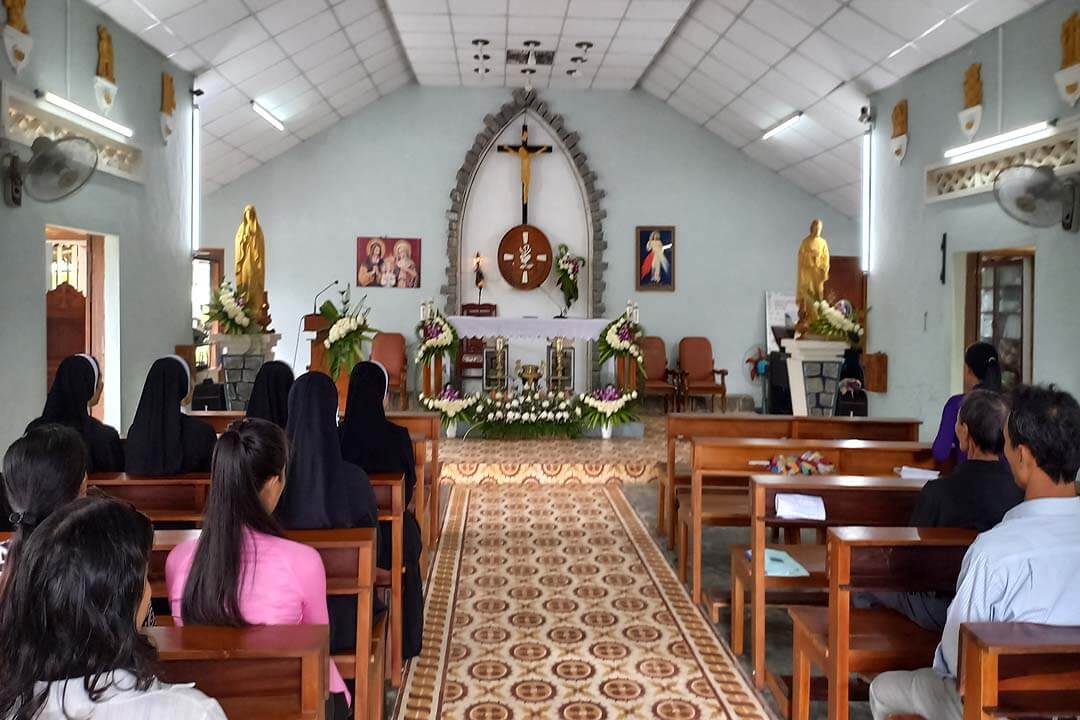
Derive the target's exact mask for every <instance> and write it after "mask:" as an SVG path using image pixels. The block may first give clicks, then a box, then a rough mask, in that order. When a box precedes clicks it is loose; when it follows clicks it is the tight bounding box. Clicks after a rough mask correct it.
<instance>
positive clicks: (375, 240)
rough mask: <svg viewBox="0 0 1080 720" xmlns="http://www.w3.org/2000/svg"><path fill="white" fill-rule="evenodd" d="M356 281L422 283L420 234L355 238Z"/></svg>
mask: <svg viewBox="0 0 1080 720" xmlns="http://www.w3.org/2000/svg"><path fill="white" fill-rule="evenodd" d="M356 284H357V285H359V286H360V287H386V288H418V287H420V238H390V237H358V238H356Z"/></svg>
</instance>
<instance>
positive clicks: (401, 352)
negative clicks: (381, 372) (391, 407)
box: [371, 333, 409, 410]
mask: <svg viewBox="0 0 1080 720" xmlns="http://www.w3.org/2000/svg"><path fill="white" fill-rule="evenodd" d="M371 359H372V361H373V362H377V363H382V366H383V367H384V368H386V374H387V375H389V376H390V384H389V387H388V388H387V392H394V391H395V390H396V391H397V392H399V393H400V395H401V397H400V401H399V403H398V406H399V408H400V409H401V410H408V409H409V389H408V386H409V364H408V361H407V360H406V358H405V336H404V335H402V334H401V333H376V335H375V337H374V339H372V341H371Z"/></svg>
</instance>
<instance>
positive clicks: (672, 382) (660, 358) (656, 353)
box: [638, 335, 679, 414]
mask: <svg viewBox="0 0 1080 720" xmlns="http://www.w3.org/2000/svg"><path fill="white" fill-rule="evenodd" d="M638 345H639V346H640V347H641V353H642V359H643V360H644V366H645V387H644V389H643V394H644V395H645V396H649V395H660V396H661V397H663V399H664V413H665V414H667V413H668V412H669V411H670V410H671V409H672V408H674V409H676V410H677V409H678V404H677V402H676V401H677V399H678V397H679V395H678V391H679V372H678V371H677V370H671V369H669V368H668V359H667V348H665V347H664V341H663V339H662V338H658V337H656V336H654V335H649V336H646V337H643V338H641V340H639V341H638Z"/></svg>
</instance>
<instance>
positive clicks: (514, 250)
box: [499, 225, 552, 290]
mask: <svg viewBox="0 0 1080 720" xmlns="http://www.w3.org/2000/svg"><path fill="white" fill-rule="evenodd" d="M551 263H552V257H551V243H550V242H549V241H548V239H547V235H544V233H543V231H542V230H540V228H538V227H536V226H535V225H516V226H514V227H512V228H510V229H509V230H508V231H507V232H506V234H505V235H503V239H502V241H501V242H500V243H499V272H500V273H501V274H502V276H503V279H504V280H506V282H508V283H510V285H511V287H515V288H517V289H518V290H535V289H536V288H538V287H540V286H541V285H542V284H543V282H544V281H545V280H547V277H548V275H550V274H551Z"/></svg>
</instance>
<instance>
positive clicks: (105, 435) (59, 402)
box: [26, 354, 124, 473]
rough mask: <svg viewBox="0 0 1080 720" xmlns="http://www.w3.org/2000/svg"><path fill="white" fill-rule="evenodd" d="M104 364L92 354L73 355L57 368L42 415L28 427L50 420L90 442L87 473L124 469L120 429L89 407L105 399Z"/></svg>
mask: <svg viewBox="0 0 1080 720" xmlns="http://www.w3.org/2000/svg"><path fill="white" fill-rule="evenodd" d="M101 388H102V377H101V367H100V366H99V365H98V362H97V360H95V359H94V358H93V357H92V356H90V355H83V354H80V355H71V356H70V357H66V358H64V360H63V362H61V363H60V366H59V367H58V368H57V369H56V376H55V377H54V378H53V384H52V387H51V388H49V395H48V396H47V397H46V398H45V409H43V410H42V411H41V417H39V418H38V419H36V420H34V421H33V422H31V423H30V424H29V425H28V426H27V427H26V432H30V431H31V430H33V429H34V428H36V427H40V426H41V425H46V424H49V423H56V424H59V425H66V426H67V427H69V428H71V429H73V430H75V431H76V432H78V433H79V435H80V436H81V437H82V439H83V442H84V443H85V444H86V451H87V454H86V471H87V472H91V473H92V472H120V471H122V470H123V469H124V446H123V445H122V444H121V443H120V433H118V432H116V428H113V427H109V426H108V425H105V424H104V423H102V422H101V421H100V420H98V419H97V418H95V417H91V415H90V410H89V408H91V407H93V406H94V405H96V404H97V401H98V400H99V399H100V398H101Z"/></svg>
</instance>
